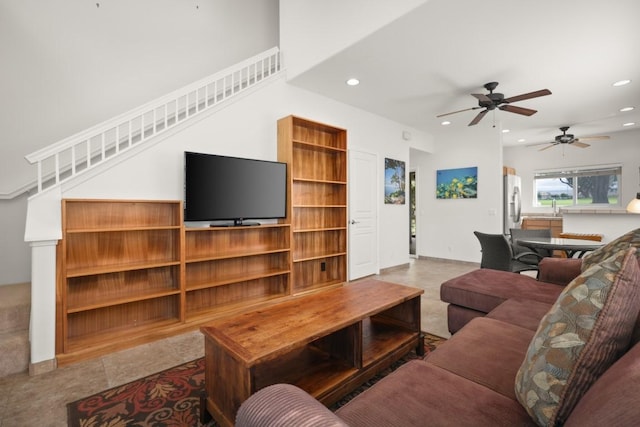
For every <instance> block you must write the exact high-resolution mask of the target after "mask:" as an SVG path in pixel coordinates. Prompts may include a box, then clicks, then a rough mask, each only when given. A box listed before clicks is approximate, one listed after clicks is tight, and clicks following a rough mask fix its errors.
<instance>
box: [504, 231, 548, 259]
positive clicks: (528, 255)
mask: <svg viewBox="0 0 640 427" xmlns="http://www.w3.org/2000/svg"><path fill="white" fill-rule="evenodd" d="M509 232H510V233H511V248H512V249H513V255H514V257H516V258H517V259H518V261H521V262H524V263H526V264H532V265H538V263H539V262H540V260H541V259H542V258H544V257H550V256H553V251H552V250H549V249H535V250H534V249H531V248H527V247H525V246H521V245H518V244H517V243H516V241H517V240H518V239H526V238H528V237H551V229H550V228H544V229H541V230H523V229H521V228H510V229H509Z"/></svg>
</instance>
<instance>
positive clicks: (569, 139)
mask: <svg viewBox="0 0 640 427" xmlns="http://www.w3.org/2000/svg"><path fill="white" fill-rule="evenodd" d="M560 130H561V131H562V135H557V136H556V137H555V139H554V140H553V141H551V142H549V143H548V144H551V145H547V146H546V147H543V148H541V149H540V150H538V151H543V150H547V149H549V148H551V147H554V146H556V145H559V144H568V145H574V146H576V147H580V148H587V147H589V144H585V143H584V142H582V141H592V140H597V139H609V136H607V135H599V136H588V137H586V138H576V137H575V136H574V135H573V134H570V133H567V131H568V130H569V126H563V127H561V128H560ZM545 144H547V143H546V142H545Z"/></svg>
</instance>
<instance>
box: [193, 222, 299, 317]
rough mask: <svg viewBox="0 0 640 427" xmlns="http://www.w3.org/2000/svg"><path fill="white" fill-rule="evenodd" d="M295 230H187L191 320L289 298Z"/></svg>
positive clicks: (276, 226)
mask: <svg viewBox="0 0 640 427" xmlns="http://www.w3.org/2000/svg"><path fill="white" fill-rule="evenodd" d="M290 235H291V232H290V226H289V225H288V224H267V225H262V226H258V227H256V226H248V227H211V228H193V229H190V228H187V229H186V232H185V248H186V249H185V290H186V309H185V312H186V319H187V320H192V319H194V318H198V317H199V316H202V315H207V314H208V313H209V312H210V311H211V310H215V311H225V310H230V309H234V308H238V307H249V306H251V305H252V304H256V303H262V302H265V301H270V300H273V299H277V298H282V297H286V296H289V295H290V293H291V292H290V273H291V271H290V268H291V267H290V247H291V245H290Z"/></svg>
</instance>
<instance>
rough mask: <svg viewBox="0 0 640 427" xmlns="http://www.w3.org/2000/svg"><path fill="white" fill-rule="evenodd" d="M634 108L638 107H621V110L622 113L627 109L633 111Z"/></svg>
mask: <svg viewBox="0 0 640 427" xmlns="http://www.w3.org/2000/svg"><path fill="white" fill-rule="evenodd" d="M634 108H636V107H624V108H621V109H620V112H621V113H624V112H626V111H631V110H633V109H634Z"/></svg>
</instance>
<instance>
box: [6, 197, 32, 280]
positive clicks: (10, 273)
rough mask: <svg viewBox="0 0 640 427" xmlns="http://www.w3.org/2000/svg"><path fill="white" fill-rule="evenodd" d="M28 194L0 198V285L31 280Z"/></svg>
mask: <svg viewBox="0 0 640 427" xmlns="http://www.w3.org/2000/svg"><path fill="white" fill-rule="evenodd" d="M26 216H27V194H23V195H21V196H18V197H16V198H15V199H12V200H0V218H1V219H2V221H0V234H1V235H2V238H0V285H10V284H13V283H25V282H28V281H29V280H30V276H31V274H30V271H31V249H30V247H29V244H28V243H26V242H25V241H24V225H25V220H26Z"/></svg>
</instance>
